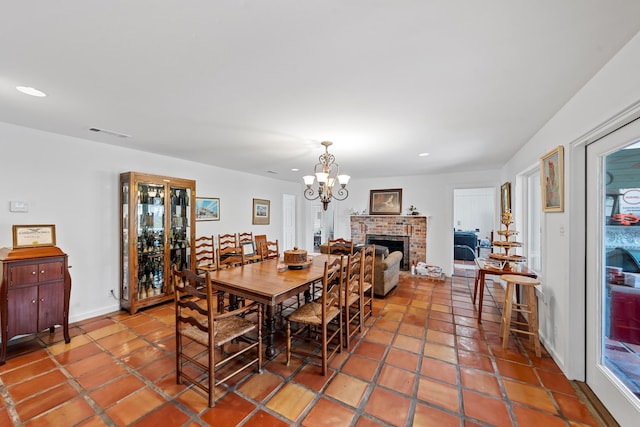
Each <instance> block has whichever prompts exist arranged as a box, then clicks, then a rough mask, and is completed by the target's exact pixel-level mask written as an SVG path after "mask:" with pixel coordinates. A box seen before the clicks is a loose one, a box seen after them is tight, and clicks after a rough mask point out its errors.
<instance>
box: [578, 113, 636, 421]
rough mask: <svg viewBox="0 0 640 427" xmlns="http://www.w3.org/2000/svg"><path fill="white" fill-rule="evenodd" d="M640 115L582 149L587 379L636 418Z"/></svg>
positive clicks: (610, 404)
mask: <svg viewBox="0 0 640 427" xmlns="http://www.w3.org/2000/svg"><path fill="white" fill-rule="evenodd" d="M639 141H640V120H636V121H635V122H632V123H631V124H628V125H626V126H624V127H623V128H621V129H619V130H617V131H616V132H613V133H611V134H609V135H608V136H606V137H604V138H601V139H600V140H598V141H596V142H594V143H592V144H591V145H589V146H588V147H587V176H586V179H587V182H586V184H587V185H586V188H587V205H586V209H587V233H586V236H587V238H586V241H587V274H586V276H587V358H586V359H587V360H586V363H587V384H588V385H589V387H590V388H591V389H592V390H593V391H594V393H595V394H596V395H597V396H598V398H599V399H600V400H601V401H602V402H603V404H604V405H605V406H606V407H607V409H608V410H609V411H610V412H611V414H612V415H613V416H614V418H616V420H617V421H618V422H619V423H620V424H621V425H622V426H631V425H638V420H640V265H639V264H640V142H639Z"/></svg>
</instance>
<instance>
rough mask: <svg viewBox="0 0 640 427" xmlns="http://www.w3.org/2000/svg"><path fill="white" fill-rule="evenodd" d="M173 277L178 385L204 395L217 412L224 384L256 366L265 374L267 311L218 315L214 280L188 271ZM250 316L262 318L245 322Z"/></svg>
mask: <svg viewBox="0 0 640 427" xmlns="http://www.w3.org/2000/svg"><path fill="white" fill-rule="evenodd" d="M173 275H174V283H175V314H176V380H177V383H178V384H183V383H184V382H186V383H189V384H193V385H194V386H195V387H198V388H200V389H201V390H203V391H204V392H205V393H207V395H208V397H209V407H213V406H214V405H215V400H216V399H215V389H216V387H218V386H219V385H220V384H222V383H224V382H226V381H227V380H229V379H230V378H232V377H234V376H235V375H237V374H239V373H240V372H242V371H244V370H246V369H249V368H250V367H252V366H253V365H255V368H256V371H257V372H262V327H261V325H262V306H261V305H259V304H258V303H253V304H250V305H248V306H246V307H243V308H241V309H238V310H235V311H231V312H226V313H216V312H215V309H214V307H213V303H214V302H213V292H212V289H211V279H210V278H209V275H204V276H198V275H197V274H196V273H194V272H193V271H191V270H186V269H185V270H182V271H177V270H174V272H173ZM249 310H255V311H256V313H257V315H256V316H255V318H254V317H253V316H252V317H251V318H252V319H253V320H251V319H250V317H249V316H246V314H247V313H248V312H249ZM243 315H244V317H243ZM230 371H231V372H230ZM221 372H222V375H221Z"/></svg>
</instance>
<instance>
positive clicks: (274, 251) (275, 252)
mask: <svg viewBox="0 0 640 427" xmlns="http://www.w3.org/2000/svg"><path fill="white" fill-rule="evenodd" d="M273 258H275V259H279V258H280V249H279V247H278V241H277V240H276V241H275V242H269V241H265V242H264V243H263V244H262V259H273Z"/></svg>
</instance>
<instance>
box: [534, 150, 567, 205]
mask: <svg viewBox="0 0 640 427" xmlns="http://www.w3.org/2000/svg"><path fill="white" fill-rule="evenodd" d="M540 181H541V182H540V187H541V193H542V210H543V211H544V212H564V147H563V146H562V145H559V146H557V147H556V148H554V149H553V150H551V151H549V152H548V153H547V154H545V155H544V156H542V158H541V159H540Z"/></svg>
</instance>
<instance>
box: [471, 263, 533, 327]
mask: <svg viewBox="0 0 640 427" xmlns="http://www.w3.org/2000/svg"><path fill="white" fill-rule="evenodd" d="M504 274H514V275H516V276H526V277H531V278H534V279H535V278H536V277H538V275H537V274H536V272H535V271H533V270H530V269H528V268H527V267H526V266H524V265H518V266H515V267H513V268H511V269H507V270H505V269H501V268H495V267H491V266H489V265H482V264H481V266H480V267H478V269H477V270H476V278H475V282H474V285H473V304H474V305H475V303H476V296H477V295H478V293H479V294H480V296H479V301H478V323H482V302H483V299H484V280H485V276H487V275H494V276H502V275H504Z"/></svg>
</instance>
